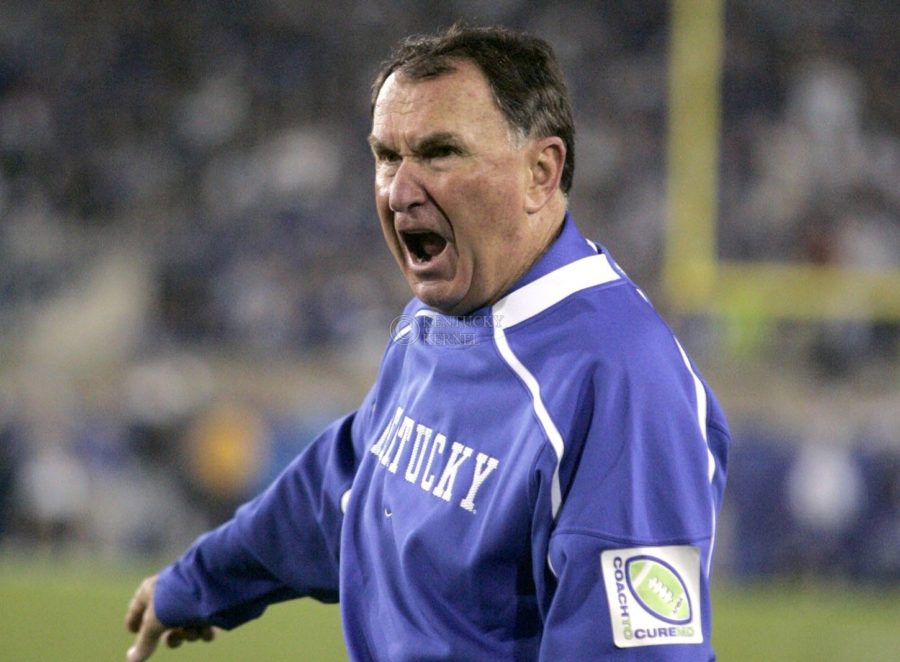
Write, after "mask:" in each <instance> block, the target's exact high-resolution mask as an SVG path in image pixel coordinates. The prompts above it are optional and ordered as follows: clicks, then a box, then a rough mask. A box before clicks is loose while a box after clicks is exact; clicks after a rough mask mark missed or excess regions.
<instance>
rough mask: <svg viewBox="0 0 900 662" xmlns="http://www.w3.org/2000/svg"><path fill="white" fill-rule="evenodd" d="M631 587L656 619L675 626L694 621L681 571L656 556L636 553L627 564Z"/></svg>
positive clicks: (633, 592) (626, 569)
mask: <svg viewBox="0 0 900 662" xmlns="http://www.w3.org/2000/svg"><path fill="white" fill-rule="evenodd" d="M625 576H626V578H627V581H628V589H629V590H630V591H631V594H632V595H633V596H634V597H635V599H636V600H637V601H638V603H639V604H640V605H641V606H642V607H643V608H644V609H646V610H647V611H648V612H650V613H651V614H653V615H654V616H656V617H657V618H659V619H661V620H663V621H665V622H667V623H672V624H674V625H684V624H685V623H690V621H691V599H690V596H689V595H688V592H687V589H686V587H685V585H684V581H683V580H682V579H681V577H680V576H679V575H678V572H677V571H676V570H675V568H673V567H672V566H670V565H669V564H668V563H666V562H665V561H662V560H661V559H658V558H655V557H653V556H635V557H633V558H630V559H628V561H627V562H626V564H625Z"/></svg>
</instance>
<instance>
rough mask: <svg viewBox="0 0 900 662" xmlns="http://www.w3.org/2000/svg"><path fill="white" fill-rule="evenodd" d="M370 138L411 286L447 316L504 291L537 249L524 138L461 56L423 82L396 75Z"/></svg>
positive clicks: (396, 247)
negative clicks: (528, 206) (513, 135)
mask: <svg viewBox="0 0 900 662" xmlns="http://www.w3.org/2000/svg"><path fill="white" fill-rule="evenodd" d="M369 140H370V143H371V144H372V150H373V153H374V155H375V164H376V165H375V199H376V205H377V208H378V215H379V217H380V219H381V226H382V230H383V232H384V236H385V239H386V240H387V243H388V246H389V247H390V249H391V252H392V253H393V254H394V257H395V258H396V259H397V262H398V263H399V265H400V268H401V270H402V271H403V274H404V276H405V277H406V280H407V282H408V283H409V286H410V287H411V288H412V290H413V293H414V294H415V295H416V296H417V297H418V298H419V299H421V300H422V301H423V302H425V303H426V304H428V305H430V306H432V307H434V308H437V309H438V310H440V311H442V312H444V313H447V314H451V315H463V314H466V313H469V312H471V311H473V310H475V309H476V308H479V307H481V306H482V305H485V304H489V303H493V302H494V301H496V300H497V299H499V298H500V297H501V296H503V294H504V293H505V292H506V291H507V290H508V289H509V287H510V286H511V285H512V284H513V283H514V282H515V281H516V280H517V279H518V278H519V277H520V276H521V275H522V274H523V273H524V272H525V271H526V270H527V269H528V267H529V266H531V263H532V262H533V261H534V260H535V259H536V256H537V255H536V252H537V251H539V249H538V248H537V247H536V245H535V237H536V231H535V229H534V228H533V227H531V225H530V224H529V220H528V218H527V214H526V211H525V190H526V186H527V185H528V181H529V166H528V144H529V141H521V142H522V143H523V144H522V145H516V144H514V141H511V140H510V133H509V125H508V124H507V122H506V120H505V118H504V117H503V114H502V113H501V112H500V110H499V108H497V106H496V104H495V103H494V101H493V97H492V94H491V91H490V88H489V86H488V83H487V80H486V79H485V77H484V75H483V74H482V73H481V71H480V70H479V69H478V68H477V67H476V66H475V65H474V64H472V63H470V62H466V61H463V62H460V63H459V64H458V66H457V68H456V70H455V71H453V72H450V73H447V74H443V75H441V76H438V77H437V78H433V79H428V80H420V81H413V80H409V79H407V78H404V77H403V76H402V75H397V74H392V75H391V76H390V77H388V79H387V80H386V81H385V83H384V86H383V87H382V89H381V91H380V93H379V95H378V98H377V100H376V103H375V111H374V116H373V125H372V135H371V136H370V139H369ZM538 254H539V253H538Z"/></svg>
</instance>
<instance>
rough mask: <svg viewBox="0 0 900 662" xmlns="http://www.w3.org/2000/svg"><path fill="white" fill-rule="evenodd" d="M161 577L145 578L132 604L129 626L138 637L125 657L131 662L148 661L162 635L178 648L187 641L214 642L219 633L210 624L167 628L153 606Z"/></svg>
mask: <svg viewBox="0 0 900 662" xmlns="http://www.w3.org/2000/svg"><path fill="white" fill-rule="evenodd" d="M157 577H158V575H153V576H152V577H147V578H146V579H145V580H144V581H142V582H141V585H140V586H138V589H137V591H135V592H134V597H133V598H131V603H130V604H129V605H128V613H127V614H126V615H125V626H126V627H127V628H128V629H129V630H130V631H131V632H134V633H135V634H136V635H137V637H135V639H134V644H133V645H132V646H131V648H129V649H128V653H127V655H126V658H125V659H126V660H127V662H144V660H146V659H147V658H149V657H150V656H151V655H153V651H155V650H156V646H157V645H158V644H159V640H160V638H162V639H164V640H165V642H166V645H167V646H168V647H169V648H177V647H178V646H180V645H181V644H182V643H183V642H185V641H197V640H198V639H201V640H203V641H212V640H213V639H214V638H215V636H216V633H215V629H214V628H212V627H210V626H198V627H175V628H167V627H166V626H165V625H163V624H162V623H161V622H160V620H159V619H158V618H157V617H156V611H155V610H154V609H153V593H154V591H155V590H156V580H157Z"/></svg>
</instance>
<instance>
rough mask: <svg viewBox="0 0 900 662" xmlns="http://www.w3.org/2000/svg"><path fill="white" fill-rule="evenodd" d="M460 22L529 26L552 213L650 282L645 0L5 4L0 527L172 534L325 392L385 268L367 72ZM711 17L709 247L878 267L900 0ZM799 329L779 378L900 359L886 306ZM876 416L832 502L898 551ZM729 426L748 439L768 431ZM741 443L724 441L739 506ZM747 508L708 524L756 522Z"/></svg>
mask: <svg viewBox="0 0 900 662" xmlns="http://www.w3.org/2000/svg"><path fill="white" fill-rule="evenodd" d="M459 18H464V19H466V20H468V21H469V22H470V23H494V22H500V23H503V24H506V25H509V26H511V27H514V28H521V29H527V30H531V31H535V32H537V33H539V34H541V35H543V36H544V37H546V38H547V39H548V40H549V41H550V42H551V43H552V44H553V46H554V48H555V49H556V51H557V54H558V56H559V57H560V59H561V61H562V64H563V68H564V70H565V72H566V75H567V78H568V81H569V84H570V89H571V92H572V96H573V100H574V105H575V110H576V126H577V133H578V137H577V155H576V160H577V168H576V181H575V186H574V189H573V194H572V198H571V207H572V209H573V212H574V214H575V217H576V219H577V220H578V222H579V224H580V226H581V227H582V229H583V230H584V231H585V232H586V234H588V235H589V236H591V237H593V238H595V239H597V240H599V241H601V242H603V243H604V244H605V245H607V246H608V247H609V248H610V249H611V250H612V252H613V253H614V254H615V255H616V256H617V258H618V259H619V260H620V262H622V263H623V266H625V268H626V269H627V270H628V271H629V273H630V274H631V275H632V276H633V277H634V278H635V280H637V281H638V282H640V283H641V284H642V285H644V286H645V287H646V289H647V290H648V291H649V292H650V293H651V295H655V296H654V298H655V299H659V297H660V296H661V295H659V294H656V292H657V291H658V289H659V288H658V283H659V278H660V271H661V254H662V242H663V231H662V230H663V225H664V222H665V194H666V188H665V174H666V173H665V143H666V130H667V128H666V122H667V115H666V107H667V106H666V100H667V60H666V49H667V46H668V43H669V36H670V35H669V7H668V4H667V3H666V2H663V1H661V0H647V1H644V2H640V3H598V2H586V1H585V2H562V1H561V0H559V1H552V2H542V3H529V2H525V0H501V1H498V2H492V3H479V2H474V1H470V0H452V1H450V0H448V1H447V2H441V3H431V2H414V1H413V0H395V1H387V0H369V1H368V2H360V1H357V0H332V1H330V2H325V3H318V2H306V1H304V2H290V1H288V0H233V1H228V2H224V1H223V2H200V1H199V0H192V1H187V2H172V1H169V0H164V1H159V2H149V1H138V2H129V3H121V2H115V1H113V0H92V1H91V2H81V3H76V2H46V1H40V2H34V1H23V0H9V1H7V2H3V3H2V4H0V219H2V222H0V545H2V544H4V542H6V543H7V544H12V545H26V546H27V545H32V544H35V543H36V542H37V543H39V544H43V545H49V546H51V547H54V548H55V547H59V548H63V549H65V548H69V547H71V546H72V545H73V544H74V545H75V546H76V547H79V548H82V549H89V550H94V551H100V552H103V553H108V554H110V555H121V554H123V553H126V554H127V553H134V552H137V553H144V554H147V553H149V554H156V553H169V552H170V551H171V549H173V548H177V547H178V546H180V545H182V544H183V543H184V542H185V541H186V540H188V539H190V537H191V536H192V535H194V534H195V533H196V532H198V531H199V530H201V529H202V528H204V527H205V526H208V525H210V524H212V523H215V522H217V521H220V520H221V519H223V518H224V517H227V515H228V513H229V512H230V511H231V509H232V508H233V507H234V505H235V504H236V503H239V502H240V501H241V500H242V499H244V498H246V497H247V496H248V495H249V494H252V493H254V492H255V491H256V490H258V489H259V487H260V486H261V485H263V484H265V482H266V481H267V480H269V479H270V478H271V477H272V475H273V473H274V472H276V471H277V470H278V467H279V466H282V465H283V464H284V461H285V459H286V458H287V457H290V455H291V454H293V453H294V452H296V451H297V449H299V448H301V447H302V446H303V444H305V443H307V442H308V441H309V439H310V438H311V435H312V433H313V432H314V431H315V429H316V428H317V427H318V426H319V425H320V423H321V422H322V421H323V420H326V419H327V418H328V417H329V416H330V415H332V414H334V413H335V412H336V411H338V410H340V409H342V408H345V407H349V406H352V403H353V401H354V399H355V398H357V397H358V396H359V394H360V390H361V389H362V385H363V384H364V383H365V381H366V378H367V376H369V375H370V374H371V370H372V366H373V365H375V363H376V362H377V359H378V356H379V354H380V351H381V348H382V346H383V344H384V342H385V341H386V338H387V333H388V328H389V325H390V322H391V319H392V318H393V317H394V316H395V315H396V314H397V313H398V312H399V310H400V309H401V307H402V305H403V302H404V301H405V300H406V298H407V296H408V292H407V289H406V286H405V284H404V283H403V281H402V279H401V278H400V276H399V274H398V273H397V269H396V267H395V265H394V264H393V262H392V260H391V259H390V257H389V255H388V253H387V251H386V250H385V249H384V248H383V246H382V243H383V240H382V239H381V233H380V228H379V226H378V222H377V218H376V216H375V213H374V208H373V205H372V200H371V197H372V195H371V187H372V167H371V157H370V155H369V153H368V147H367V144H366V135H367V134H368V130H369V85H370V80H371V77H372V74H373V73H374V70H375V67H376V65H377V63H378V62H379V61H380V60H381V59H382V58H384V57H385V56H386V55H387V51H388V49H389V48H390V46H391V45H392V44H393V43H394V42H395V41H396V40H397V39H398V38H400V37H401V36H404V35H406V34H410V33H414V32H423V31H431V30H433V29H436V28H439V27H446V26H448V25H449V24H451V23H453V22H454V21H455V20H457V19H459ZM725 18H726V41H725V51H724V61H723V78H722V101H723V108H722V116H723V117H722V119H723V124H722V142H721V184H720V200H719V216H720V219H719V252H720V255H721V256H722V257H723V258H727V259H749V260H759V261H786V260H799V261H805V262H813V263H817V264H836V265H853V266H865V267H872V268H884V269H900V101H898V98H900V94H898V92H900V57H897V54H898V53H897V44H898V43H900V39H898V36H900V35H898V30H900V29H898V25H900V20H898V18H900V15H898V10H897V8H896V4H895V3H892V2H890V0H882V1H873V2H868V3H864V4H863V5H859V4H858V3H854V2H851V1H850V0H833V1H829V2H825V3H815V6H813V5H810V4H808V3H804V2H802V1H799V0H793V1H790V2H774V1H773V0H734V1H729V2H726V16H725ZM657 303H659V304H661V307H663V308H664V307H665V302H664V301H659V300H657ZM675 321H676V322H677V320H675ZM700 335H701V337H703V336H702V334H700ZM803 337H804V338H806V339H807V340H804V343H805V344H802V345H801V346H800V347H799V351H798V355H797V356H796V357H794V359H795V360H794V361H793V362H791V363H790V364H789V367H788V370H791V371H795V372H797V373H798V374H806V372H812V373H814V374H817V375H820V374H823V373H824V374H826V375H827V376H828V377H829V378H835V377H837V378H843V379H852V378H854V373H853V371H852V370H849V369H848V367H847V366H848V365H856V364H857V363H865V362H867V361H868V362H875V363H881V364H884V363H885V362H888V363H889V364H890V363H893V365H894V366H895V367H896V365H897V352H898V333H897V325H896V324H895V323H886V324H885V323H881V324H856V325H850V326H848V325H842V326H839V327H836V328H835V327H827V326H822V327H821V328H816V329H815V330H814V331H813V332H812V333H810V334H808V336H807V335H804V336H803ZM688 340H689V341H690V338H689V339H688ZM767 349H769V348H766V347H762V348H760V351H761V352H762V353H763V354H765V352H766V351H767ZM797 349H798V347H797V346H796V345H792V350H797ZM695 351H696V350H695ZM700 353H701V354H702V353H703V352H700ZM720 354H721V352H720ZM704 358H705V359H706V360H707V361H709V362H710V363H712V364H713V365H712V366H710V368H711V369H712V370H713V371H715V369H716V367H717V365H718V364H719V363H721V364H726V363H727V358H728V357H727V356H720V355H709V356H705V357H704ZM757 358H758V359H759V360H760V361H764V360H766V356H764V355H763V356H759V357H757ZM777 358H778V359H783V358H784V357H783V356H779V357H777ZM895 373H896V371H895ZM342 380H343V381H342ZM894 380H895V381H896V376H894ZM341 383H343V386H341ZM894 388H895V389H896V388H897V387H896V386H895V387H894ZM727 404H728V403H727V402H726V405H727ZM739 429H740V428H739ZM879 434H880V438H879V439H878V440H877V441H876V442H875V446H877V447H878V448H880V449H882V450H881V451H879V452H884V453H886V457H889V458H893V459H891V460H890V461H889V462H888V464H887V465H884V466H888V467H892V468H890V469H888V470H887V474H886V475H885V476H882V475H881V474H879V476H881V477H880V478H879V479H878V480H879V481H881V482H877V481H875V479H871V480H870V479H869V478H866V476H867V474H866V475H864V474H865V471H863V469H860V470H859V471H858V472H857V473H853V472H852V471H851V472H850V474H846V475H854V476H856V475H858V476H861V478H859V481H860V482H859V485H860V486H861V487H860V489H859V490H858V492H859V495H860V496H859V501H858V504H859V508H858V509H857V510H855V511H853V516H852V518H851V519H853V521H854V522H856V523H857V524H859V522H862V521H863V519H864V517H865V516H866V513H868V512H869V510H871V511H872V512H873V513H876V514H875V515H872V517H876V515H877V518H880V519H878V521H879V523H880V524H879V526H880V527H881V528H880V530H886V531H888V533H887V534H885V535H893V536H894V538H888V539H887V542H883V546H885V548H886V549H888V550H889V551H890V550H893V553H894V554H893V557H892V560H891V559H888V561H883V562H880V565H879V566H878V567H879V568H882V569H883V568H885V567H888V568H891V567H892V568H893V570H892V571H888V572H887V574H888V575H890V572H893V573H894V575H893V576H894V577H900V560H898V556H900V552H898V551H897V550H898V549H900V487H898V482H900V477H898V472H900V469H898V462H897V453H898V452H900V437H898V436H897V432H896V430H893V431H890V432H888V433H887V434H885V433H883V432H879ZM754 435H755V433H753V432H752V431H750V430H748V432H747V433H746V436H745V439H739V440H738V441H740V442H741V444H742V445H741V448H742V449H744V451H746V452H747V453H748V454H749V455H748V457H749V456H750V455H752V453H753V452H754V451H753V449H754V448H756V447H757V446H759V447H761V448H762V447H765V448H768V447H769V446H770V445H771V444H767V443H763V441H759V440H758V438H757V436H754ZM891 435H893V437H891ZM739 436H741V435H740V433H739ZM775 436H778V435H777V434H776V435H775ZM781 436H782V437H785V436H787V435H781ZM826 436H827V435H826ZM844 437H848V435H844ZM767 439H768V437H767ZM783 441H784V440H782V442H783ZM788 441H789V440H788ZM830 441H834V440H833V439H832V440H830ZM837 441H838V442H839V443H840V444H841V447H842V448H843V449H844V450H843V451H842V452H845V453H849V457H856V455H853V453H856V452H857V451H856V450H854V448H855V447H854V443H855V442H856V440H855V439H852V438H849V437H848V438H842V439H839V440H837ZM757 442H759V443H757ZM823 445H824V446H825V447H826V448H828V447H830V446H831V444H830V443H828V440H826V442H825V443H824V444H823ZM799 446H800V445H792V444H783V443H782V444H775V447H777V448H782V447H784V448H786V449H790V450H789V451H788V450H785V451H784V458H786V459H785V460H784V465H783V468H784V471H783V474H784V476H785V477H786V478H785V481H786V482H785V485H787V484H788V483H790V484H794V485H795V487H794V488H789V487H786V488H785V490H783V492H784V495H785V496H784V502H783V504H782V506H783V508H784V509H786V510H785V512H786V513H788V515H790V513H793V515H790V517H795V518H799V519H796V520H791V519H790V517H788V515H786V517H788V519H787V520H785V522H786V523H785V524H784V526H785V527H787V528H788V529H790V530H793V531H798V530H800V529H801V528H802V527H801V525H800V524H798V522H801V520H802V518H803V517H804V515H803V514H802V513H803V512H806V511H804V510H803V505H802V504H804V503H806V502H804V501H803V498H801V497H798V496H796V494H800V493H803V494H807V493H816V490H815V487H816V485H818V482H816V481H814V482H813V484H812V487H809V489H807V490H806V491H803V490H802V489H801V488H800V487H796V480H795V481H794V482H793V483H791V478H790V477H791V476H793V475H796V476H805V475H807V474H806V473H804V472H800V473H799V474H797V473H796V472H794V473H792V470H791V468H790V467H792V466H794V463H795V462H800V461H801V460H803V461H806V462H807V464H808V465H809V466H813V467H814V468H815V467H818V468H820V469H821V467H822V466H825V467H826V469H827V467H830V466H831V465H829V464H828V463H827V461H823V462H824V463H823V462H819V463H818V464H816V462H815V461H814V460H809V459H808V458H809V454H808V453H807V454H806V455H804V454H802V453H801V452H800V451H799V450H797V448H798V447H799ZM848 446H849V447H850V449H849V450H847V448H848ZM773 452H774V451H773ZM860 452H861V451H860ZM763 455H764V456H766V457H771V455H766V453H763ZM736 457H741V455H740V453H738V454H736ZM829 457H832V456H829ZM841 457H844V456H843V455H842V456H841ZM804 458H806V459H804ZM832 459H833V457H832ZM844 459H846V457H844ZM854 462H855V460H854ZM890 462H893V464H890ZM876 465H877V466H882V465H883V463H876ZM754 466H756V465H754V464H753V462H748V463H747V464H735V465H733V469H732V472H731V474H732V476H735V485H736V487H735V492H736V496H735V497H734V503H735V507H736V508H737V504H741V503H744V502H745V501H746V503H747V504H748V505H747V507H748V508H749V507H751V506H752V505H753V504H754V503H755V502H756V500H755V499H749V498H747V494H748V493H747V491H746V490H745V491H743V492H742V491H741V489H742V488H740V487H739V486H740V485H741V484H742V481H743V483H746V484H747V485H752V484H753V481H752V480H749V482H748V479H747V478H746V476H745V475H744V474H743V473H742V472H743V471H745V470H746V471H748V472H749V471H751V468H752V467H754ZM779 466H781V465H779ZM804 466H805V465H804ZM842 466H843V465H842ZM846 466H851V467H858V466H862V465H857V464H853V462H850V464H849V465H846ZM865 466H869V465H865ZM745 468H746V469H745ZM820 473H821V472H820ZM815 475H819V474H815ZM821 475H824V476H826V477H828V476H829V475H830V474H828V473H827V471H826V472H825V473H824V474H821ZM840 475H841V476H844V475H845V474H840ZM797 480H800V479H799V478H798V479H797ZM823 480H824V479H823ZM847 480H851V479H847ZM873 481H875V482H873ZM876 483H877V485H879V486H880V487H878V488H877V489H876V488H872V489H873V490H875V492H872V493H871V494H870V493H869V492H868V491H867V490H869V488H870V487H871V486H873V485H876ZM748 489H749V488H748ZM792 489H794V490H795V491H796V490H799V491H797V492H796V493H795V492H791V490H792ZM773 493H774V491H773ZM790 494H795V496H794V497H790ZM873 495H874V496H873ZM807 496H808V494H807ZM791 498H793V499H794V501H791ZM821 498H822V499H825V498H826V497H821ZM791 503H793V504H794V506H793V508H794V510H790V509H791V508H792V506H791V505H790V504H791ZM823 503H824V502H823ZM798 504H800V505H798ZM873 504H877V507H876V506H875V505H873ZM798 508H799V510H798ZM809 508H812V509H813V510H814V509H815V508H814V506H810V507H809ZM809 508H808V509H807V510H809ZM866 508H869V510H866ZM748 512H749V511H748ZM748 512H745V511H740V512H736V513H735V514H733V515H732V516H731V517H732V521H733V522H736V523H737V524H735V526H734V527H733V530H732V533H733V534H734V535H735V536H749V537H751V538H752V536H753V535H755V534H754V531H755V529H754V527H753V526H749V528H748V527H746V526H744V527H743V528H742V527H741V526H739V524H742V523H743V524H745V523H746V522H748V521H749V522H757V523H758V522H760V521H765V519H764V518H763V519H762V520H760V518H759V517H756V516H754V515H752V513H750V514H748ZM769 512H774V511H771V510H770V511H769ZM742 517H743V519H741V518H742ZM748 517H749V518H750V519H749V520H748V519H747V518H748ZM848 517H849V516H848ZM854 518H855V519H854ZM803 521H805V520H803ZM846 521H850V520H846ZM846 521H845V520H841V522H840V523H841V524H842V526H844V525H845V524H846ZM791 522H793V524H791ZM859 526H862V524H859ZM757 528H759V527H757ZM765 528H766V527H762V528H761V529H760V531H762V533H763V539H765V533H766V532H765ZM842 531H843V533H842V534H841V535H847V536H852V535H855V534H854V533H853V532H854V531H856V529H853V528H852V527H850V526H844V528H843V529H842ZM890 532H893V533H890ZM756 534H759V531H757V532H756ZM749 539H750V538H748V540H749ZM785 540H786V542H785V544H786V545H791V544H793V543H792V542H791V540H790V539H789V537H788V538H785ZM892 544H893V547H891V545H892ZM751 546H752V545H751V543H749V542H748V543H747V545H746V546H745V545H743V539H741V544H738V545H735V546H734V549H736V550H737V549H749V548H750V547H751ZM838 546H839V545H837V544H836V543H835V547H838ZM725 547H726V549H731V548H732V547H731V546H730V545H725ZM792 549H793V548H792ZM795 551H796V550H795ZM855 553H856V554H857V555H858V554H861V553H862V552H859V551H858V550H857V551H856V552H855ZM735 554H736V552H735ZM888 556H890V554H888ZM779 558H783V559H787V560H785V561H784V567H782V566H778V567H777V568H775V570H779V569H781V570H783V569H795V568H796V567H797V565H798V564H800V565H802V564H803V563H804V562H808V563H810V564H814V563H819V562H820V559H814V560H810V559H806V557H804V556H803V554H802V553H800V552H797V553H796V554H792V553H789V552H785V553H783V554H781V555H780V556H779ZM798 559H799V560H798ZM804 559H806V561H804ZM755 562H756V561H747V560H746V559H744V560H743V561H741V560H740V559H738V558H737V557H736V556H735V557H734V558H733V559H732V563H731V564H730V567H734V568H739V567H740V568H743V569H744V570H747V569H748V568H753V567H764V566H765V564H763V565H758V566H754V565H753V563H755ZM891 563H893V566H891ZM765 567H766V568H770V569H771V568H772V566H765ZM880 572H881V574H882V575H884V574H885V573H884V572H883V571H880Z"/></svg>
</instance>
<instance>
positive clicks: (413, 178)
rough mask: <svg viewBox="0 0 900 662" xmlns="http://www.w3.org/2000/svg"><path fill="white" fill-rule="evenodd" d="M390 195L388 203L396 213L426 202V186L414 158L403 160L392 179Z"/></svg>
mask: <svg viewBox="0 0 900 662" xmlns="http://www.w3.org/2000/svg"><path fill="white" fill-rule="evenodd" d="M388 196H389V197H388V204H389V205H390V208H391V211H392V212H394V213H397V212H407V211H409V210H410V209H412V208H413V207H415V206H417V205H420V204H422V203H424V202H425V200H426V198H427V195H426V193H425V187H424V186H423V185H422V181H421V178H420V173H419V172H418V167H417V164H416V163H415V161H414V160H413V159H410V158H403V159H402V160H401V162H400V165H399V166H398V167H397V170H396V171H395V172H394V176H393V178H392V179H391V183H390V190H389V192H388Z"/></svg>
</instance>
